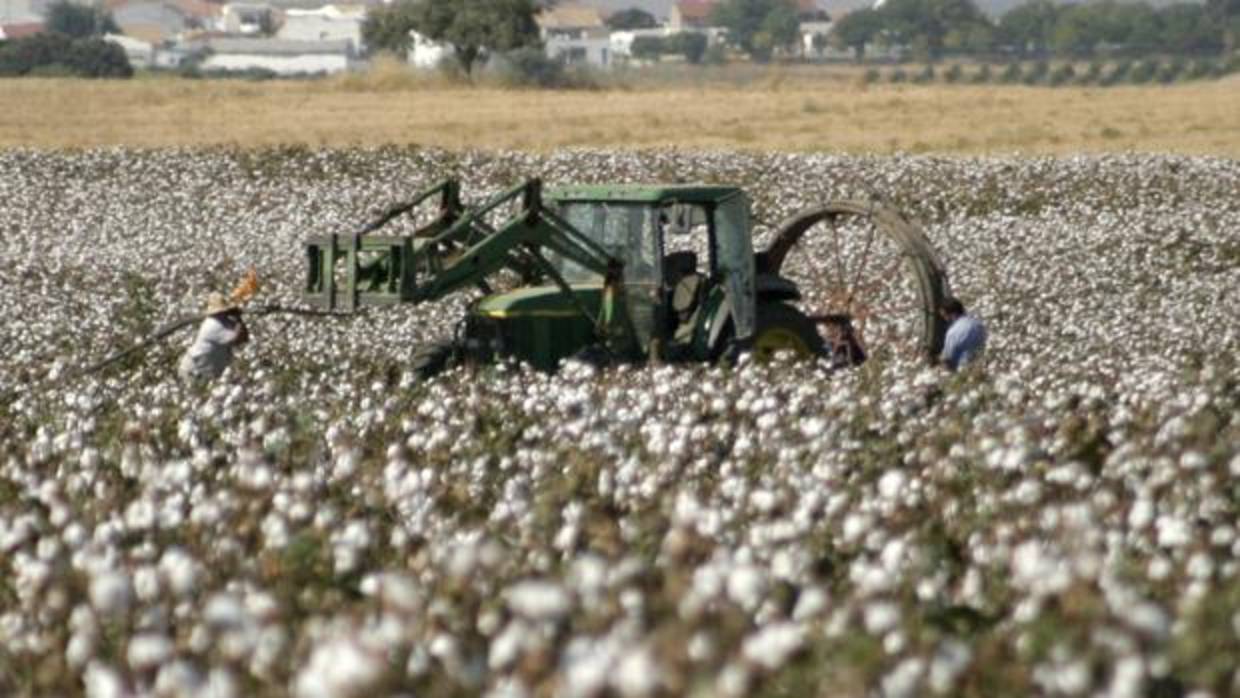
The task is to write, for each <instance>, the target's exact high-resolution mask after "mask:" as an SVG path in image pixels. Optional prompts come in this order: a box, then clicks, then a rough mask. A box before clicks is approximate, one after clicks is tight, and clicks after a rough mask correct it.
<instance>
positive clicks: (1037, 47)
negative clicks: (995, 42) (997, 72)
mask: <svg viewBox="0 0 1240 698" xmlns="http://www.w3.org/2000/svg"><path fill="white" fill-rule="evenodd" d="M1058 19H1059V9H1058V7H1057V6H1056V5H1055V3H1054V2H1052V1H1051V0H1027V1H1026V2H1024V3H1022V4H1020V5H1017V6H1016V7H1013V8H1012V9H1011V10H1008V11H1007V12H1006V13H1005V14H1004V15H1003V16H1002V17H1000V18H999V35H1000V37H1001V40H1002V41H1004V42H1005V43H1008V44H1010V45H1012V46H1014V47H1015V48H1016V51H1017V53H1019V54H1020V55H1022V56H1023V55H1028V54H1032V55H1035V56H1045V55H1046V53H1047V52H1048V51H1049V50H1050V47H1051V39H1052V38H1053V37H1054V35H1055V22H1056V21H1058Z"/></svg>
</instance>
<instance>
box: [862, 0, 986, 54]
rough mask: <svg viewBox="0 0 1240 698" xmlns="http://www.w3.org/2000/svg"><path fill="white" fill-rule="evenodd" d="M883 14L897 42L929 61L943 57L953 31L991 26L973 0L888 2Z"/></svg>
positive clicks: (887, 27) (964, 31) (887, 26)
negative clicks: (914, 49)
mask: <svg viewBox="0 0 1240 698" xmlns="http://www.w3.org/2000/svg"><path fill="white" fill-rule="evenodd" d="M879 13H880V15H881V16H882V17H883V19H884V27H885V28H886V30H887V31H888V32H889V33H890V34H891V35H892V36H893V38H894V40H895V41H896V42H897V43H903V44H908V45H912V46H914V47H916V48H917V49H918V50H919V51H920V52H922V53H925V54H926V55H925V56H924V57H925V58H927V59H929V60H937V59H938V58H939V57H940V56H942V55H943V53H944V49H945V48H946V39H947V36H948V34H950V33H952V32H953V31H954V32H957V33H958V34H967V33H969V32H972V31H973V25H986V26H989V25H990V20H989V19H987V17H986V15H985V14H983V13H982V11H981V10H980V9H978V7H977V5H976V4H975V3H974V2H973V0H888V2H887V3H885V4H884V5H883V6H882V8H881V9H880V10H879Z"/></svg>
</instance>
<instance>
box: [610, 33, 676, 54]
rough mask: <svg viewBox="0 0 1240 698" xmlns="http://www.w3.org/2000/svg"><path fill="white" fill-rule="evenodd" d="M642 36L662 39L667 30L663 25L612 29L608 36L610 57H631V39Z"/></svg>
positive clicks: (665, 35) (666, 34)
mask: <svg viewBox="0 0 1240 698" xmlns="http://www.w3.org/2000/svg"><path fill="white" fill-rule="evenodd" d="M643 36H649V37H654V38H656V39H663V38H666V37H667V36H668V30H667V28H665V27H656V28H654V29H624V30H621V31H614V32H612V33H611V36H610V37H609V41H610V43H611V55H612V57H613V58H629V57H631V56H632V55H633V41H634V40H636V39H638V38H639V37H643Z"/></svg>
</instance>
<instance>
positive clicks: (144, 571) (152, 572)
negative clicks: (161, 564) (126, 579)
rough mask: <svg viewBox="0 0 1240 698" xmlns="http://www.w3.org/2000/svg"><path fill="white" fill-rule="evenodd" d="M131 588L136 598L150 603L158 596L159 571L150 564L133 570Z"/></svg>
mask: <svg viewBox="0 0 1240 698" xmlns="http://www.w3.org/2000/svg"><path fill="white" fill-rule="evenodd" d="M133 588H134V593H135V594H137V597H138V600H139V601H142V602H144V603H150V602H151V601H154V600H155V599H157V598H159V592H160V588H159V572H158V570H156V569H155V568H154V567H152V566H150V565H143V566H141V567H139V568H138V569H136V570H134V573H133Z"/></svg>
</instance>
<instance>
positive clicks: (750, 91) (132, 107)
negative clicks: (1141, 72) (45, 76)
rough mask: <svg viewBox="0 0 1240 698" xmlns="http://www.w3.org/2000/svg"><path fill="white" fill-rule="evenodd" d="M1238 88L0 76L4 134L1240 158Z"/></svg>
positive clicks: (1226, 84) (75, 138) (55, 140)
mask: <svg viewBox="0 0 1240 698" xmlns="http://www.w3.org/2000/svg"><path fill="white" fill-rule="evenodd" d="M1237 114H1240V83H1236V82H1235V81H1234V79H1233V80H1225V81H1221V82H1213V83H1197V84H1187V85H1181V86H1173V87H1124V88H1110V89H1099V88H1056V89H1049V88H1029V87H966V86H943V85H938V86H926V87H918V86H890V85H887V86H871V87H864V86H861V85H859V84H858V83H857V82H856V80H855V78H854V79H853V80H851V81H850V80H848V79H841V78H838V77H837V78H835V79H831V80H821V81H817V82H816V81H813V80H808V79H806V78H805V76H804V75H803V74H802V75H795V74H794V75H793V77H791V78H784V77H782V76H781V75H780V74H778V73H776V74H774V75H773V76H772V77H769V78H767V79H762V80H755V81H754V82H753V83H752V84H750V85H748V86H746V87H731V86H728V85H726V84H722V83H712V84H710V85H705V86H701V87H685V86H683V85H681V86H679V87H676V88H671V89H668V88H659V87H651V88H640V89H611V90H601V91H579V92H543V91H516V90H499V89H489V88H479V89H467V88H461V87H450V86H449V87H445V86H437V85H435V84H419V83H417V82H416V81H412V80H410V79H408V78H407V76H406V77H404V78H402V77H401V76H399V75H398V76H395V77H393V76H392V75H390V74H384V73H380V74H378V75H371V76H360V77H354V78H345V79H339V80H328V81H312V82H298V83H288V82H266V83H247V82H232V81H200V82H195V81H186V80H174V79H150V80H136V81H128V82H89V81H71V80H61V81H58V80H20V81H7V82H4V81H0V147H34V148H64V147H99V146H114V145H124V146H137V147H172V146H183V145H190V146H194V145H220V144H225V145H240V146H246V147H249V146H266V145H273V144H289V143H297V144H304V145H308V146H311V147H350V146H357V145H361V146H370V145H380V144H391V143H396V144H418V145H424V146H435V147H443V148H451V149H460V148H488V149H494V148H501V149H518V150H533V151H544V152H545V151H551V150H554V149H556V148H563V147H626V148H632V147H637V148H649V147H662V146H675V147H685V148H728V149H736V148H741V149H747V150H780V151H826V152H846V153H895V152H911V153H960V154H1012V153H1023V154H1046V153H1079V152H1127V151H1144V152H1167V153H1181V154H1200V155H1218V156H1227V157H1237V156H1240V119H1238V118H1236V115H1237Z"/></svg>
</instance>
